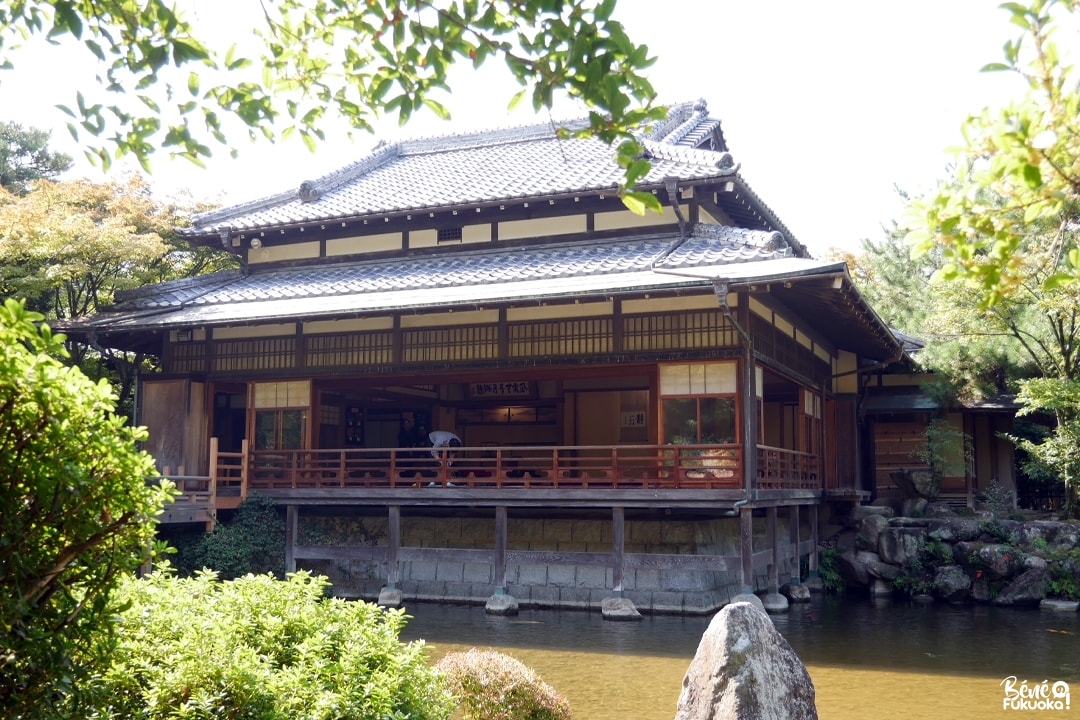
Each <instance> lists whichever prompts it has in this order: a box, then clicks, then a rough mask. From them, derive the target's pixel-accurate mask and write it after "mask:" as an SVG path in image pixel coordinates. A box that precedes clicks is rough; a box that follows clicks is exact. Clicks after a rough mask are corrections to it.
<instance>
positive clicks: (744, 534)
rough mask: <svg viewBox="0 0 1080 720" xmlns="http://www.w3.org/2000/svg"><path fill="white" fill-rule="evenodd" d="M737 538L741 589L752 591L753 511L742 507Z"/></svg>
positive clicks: (743, 591)
mask: <svg viewBox="0 0 1080 720" xmlns="http://www.w3.org/2000/svg"><path fill="white" fill-rule="evenodd" d="M739 540H740V548H739V549H740V554H741V555H742V590H741V591H740V592H742V593H744V594H746V593H751V594H752V593H753V592H754V511H753V510H751V509H750V508H745V507H744V508H742V509H741V510H740V511H739Z"/></svg>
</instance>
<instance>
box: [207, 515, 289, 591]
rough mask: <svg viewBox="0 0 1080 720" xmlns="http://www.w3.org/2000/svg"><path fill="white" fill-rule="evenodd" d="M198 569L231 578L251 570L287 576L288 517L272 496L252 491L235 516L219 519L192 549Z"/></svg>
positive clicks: (260, 573) (259, 573) (252, 571)
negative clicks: (286, 524)
mask: <svg viewBox="0 0 1080 720" xmlns="http://www.w3.org/2000/svg"><path fill="white" fill-rule="evenodd" d="M192 559H193V561H194V565H195V569H202V568H209V569H211V570H213V571H215V572H217V574H218V577H221V578H225V579H227V580H231V579H233V578H238V577H242V576H244V575H247V574H249V573H251V574H255V575H262V574H265V573H270V574H273V575H274V576H276V577H278V578H283V577H285V518H284V517H282V515H281V513H280V512H279V511H278V509H277V503H275V502H274V500H273V499H272V498H267V497H260V496H258V495H252V496H250V497H248V498H247V499H245V500H244V501H243V502H242V503H240V507H238V508H237V509H236V514H235V515H233V518H232V520H230V521H229V522H226V523H218V524H217V525H216V526H215V527H214V531H213V532H211V533H207V534H206V535H204V536H203V538H202V540H201V541H200V542H199V543H198V544H197V545H196V546H195V548H194V549H193V552H192Z"/></svg>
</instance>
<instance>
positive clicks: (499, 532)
mask: <svg viewBox="0 0 1080 720" xmlns="http://www.w3.org/2000/svg"><path fill="white" fill-rule="evenodd" d="M492 581H493V582H494V583H495V593H496V594H505V593H506V506H505V505H497V506H496V507H495V570H494V576H493V577H492Z"/></svg>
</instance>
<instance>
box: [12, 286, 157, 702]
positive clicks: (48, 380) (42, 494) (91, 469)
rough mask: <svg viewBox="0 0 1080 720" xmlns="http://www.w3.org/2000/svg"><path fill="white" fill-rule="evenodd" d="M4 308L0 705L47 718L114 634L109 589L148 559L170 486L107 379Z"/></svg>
mask: <svg viewBox="0 0 1080 720" xmlns="http://www.w3.org/2000/svg"><path fill="white" fill-rule="evenodd" d="M41 320H42V316H41V315H39V314H36V313H31V312H28V311H26V309H25V308H24V307H23V306H22V304H20V303H17V302H15V301H14V300H8V301H7V302H6V303H5V304H4V305H3V306H2V307H0V508H3V511H2V512H0V707H3V708H4V711H5V716H7V717H15V718H19V717H47V716H48V715H49V711H48V709H49V708H50V707H51V706H52V704H53V703H54V702H55V701H56V700H57V699H58V698H60V697H62V696H63V695H65V694H66V693H67V692H70V691H71V690H72V688H73V687H74V686H75V685H76V684H78V683H79V682H81V681H82V680H83V679H85V678H84V677H83V675H82V673H83V671H84V670H85V669H86V668H85V667H83V666H81V665H80V663H79V662H78V661H77V658H79V657H85V656H88V655H90V654H93V652H94V648H95V647H96V646H97V644H98V642H99V641H100V640H101V639H102V637H105V636H107V632H108V629H109V627H110V626H111V624H112V622H113V620H112V618H113V611H112V610H110V609H108V608H107V600H108V594H109V592H110V591H111V590H112V588H113V587H114V586H115V585H116V583H117V582H118V581H119V579H120V577H121V576H122V575H124V574H128V573H131V572H132V571H134V570H135V569H136V568H137V567H138V566H139V564H140V563H141V562H142V561H143V559H144V558H145V557H147V550H148V548H149V546H150V543H151V541H152V540H153V537H154V518H155V516H156V515H157V514H158V513H159V512H160V510H161V507H162V504H163V503H164V502H165V500H166V499H167V497H168V496H169V488H168V485H167V484H166V485H164V486H154V487H149V486H147V483H146V477H147V476H149V475H151V474H152V473H153V471H154V461H153V458H151V457H150V456H149V455H147V454H146V453H144V452H142V451H140V450H137V449H136V443H137V442H139V441H140V440H144V439H145V438H146V433H145V430H143V429H141V428H140V429H136V428H131V427H127V426H126V425H125V421H124V419H123V418H120V417H118V416H116V415H115V414H114V412H113V408H114V407H115V397H114V396H113V393H112V390H111V389H110V387H109V385H108V383H105V382H99V383H94V382H92V381H91V380H89V379H88V378H87V377H86V376H84V375H83V374H82V373H81V372H80V371H79V369H78V368H71V367H66V366H65V365H63V364H62V363H61V362H60V361H59V360H58V359H57V358H58V357H62V356H63V355H64V352H65V351H64V346H63V336H60V335H53V334H52V333H51V332H50V331H49V328H48V327H47V326H41V327H40V328H38V327H37V326H36V325H35V323H39V322H40V321H41Z"/></svg>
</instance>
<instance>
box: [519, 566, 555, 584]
mask: <svg viewBox="0 0 1080 720" xmlns="http://www.w3.org/2000/svg"><path fill="white" fill-rule="evenodd" d="M517 568H518V572H517V583H518V584H520V585H528V586H536V585H547V581H548V579H547V565H518V566H517Z"/></svg>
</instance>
